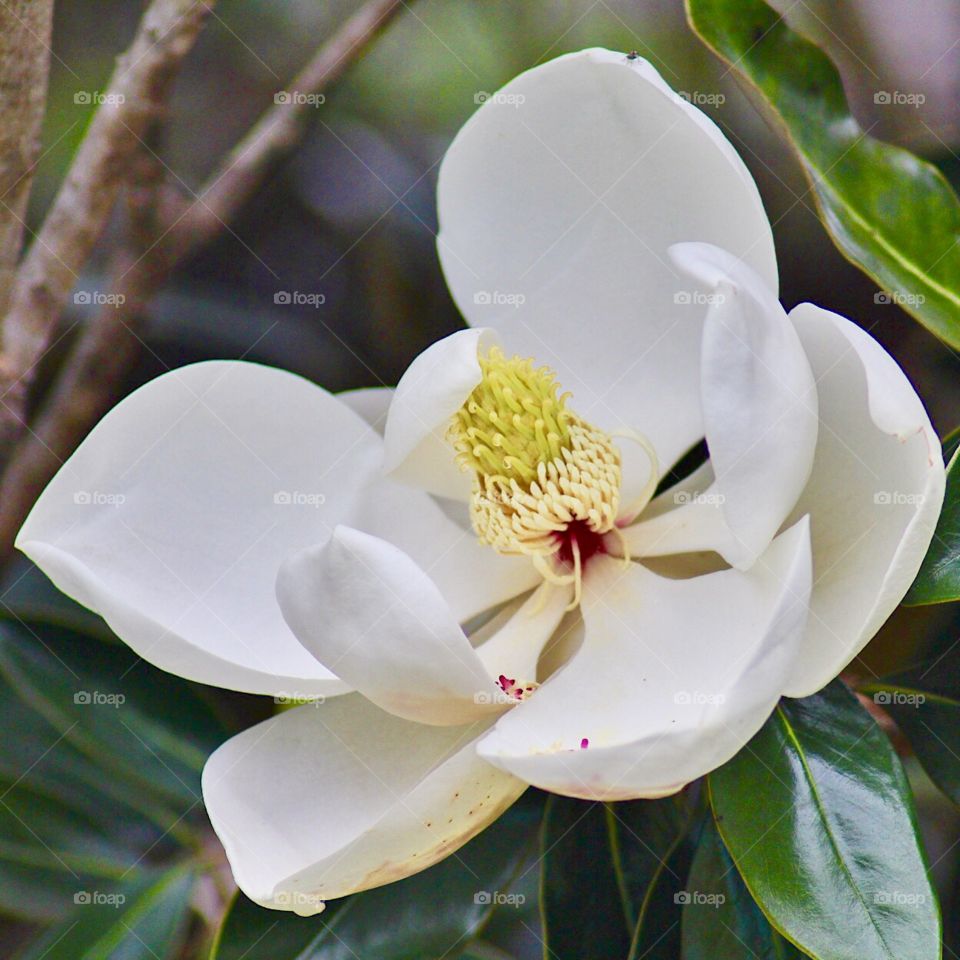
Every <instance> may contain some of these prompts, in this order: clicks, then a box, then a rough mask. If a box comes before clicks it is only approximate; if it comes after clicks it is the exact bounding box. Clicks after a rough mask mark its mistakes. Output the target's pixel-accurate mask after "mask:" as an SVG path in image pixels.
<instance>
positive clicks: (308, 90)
mask: <svg viewBox="0 0 960 960" xmlns="http://www.w3.org/2000/svg"><path fill="white" fill-rule="evenodd" d="M402 8H403V0H370V2H368V3H367V4H365V5H364V6H363V7H362V8H361V9H360V10H359V11H358V12H357V13H356V14H354V15H353V16H352V17H351V18H350V19H349V20H347V21H346V23H344V25H343V26H342V27H341V28H340V30H338V31H337V33H336V34H334V36H333V37H331V38H330V39H329V40H328V41H327V42H326V43H325V44H324V45H323V46H322V47H321V48H320V50H319V51H318V52H317V54H316V55H315V56H314V57H313V58H312V59H311V60H310V62H309V63H308V64H307V66H306V67H305V68H304V69H303V70H302V71H301V72H300V73H299V74H298V76H297V77H296V78H295V79H294V80H293V81H292V82H291V84H290V85H289V86H288V89H287V91H286V92H287V93H289V94H291V96H289V97H287V98H280V102H276V103H275V104H274V106H273V107H271V108H270V109H269V110H268V111H267V112H266V113H265V114H264V115H263V116H262V117H261V118H260V120H259V121H258V122H257V123H256V124H255V125H254V126H253V128H252V129H251V130H250V132H249V133H248V134H247V135H246V136H245V137H244V138H243V139H242V140H241V141H240V143H239V144H238V145H237V146H236V147H235V148H234V149H233V150H232V151H231V152H230V153H229V154H228V155H227V156H226V158H225V159H224V160H223V162H222V163H221V164H220V165H219V166H218V168H217V170H216V172H215V173H214V174H213V175H212V176H211V177H210V179H209V180H208V181H207V183H206V184H205V185H204V186H203V187H202V188H201V189H200V191H199V192H198V194H197V196H196V197H195V198H194V199H193V200H192V201H191V202H190V203H189V204H188V205H187V206H186V207H185V209H183V210H181V211H180V212H179V215H171V214H168V215H167V217H166V218H161V222H162V221H163V219H166V220H167V223H168V226H167V229H166V231H165V232H160V233H158V235H157V237H155V238H154V240H153V242H152V244H150V245H148V246H149V248H148V249H147V250H146V252H145V253H143V254H137V255H134V256H132V257H131V256H130V254H129V253H128V254H126V255H124V256H121V257H120V258H118V261H117V264H116V265H115V268H114V272H113V275H114V277H115V280H114V282H113V284H112V287H111V291H112V292H113V293H115V294H118V295H120V297H122V302H120V303H119V304H118V305H117V306H116V307H105V308H104V309H103V310H102V311H101V312H100V313H99V314H98V315H97V316H96V318H95V319H93V320H92V321H90V323H89V325H88V326H87V328H86V329H85V330H84V332H83V333H82V334H81V336H80V339H79V341H78V343H77V345H76V347H75V349H74V351H73V353H72V354H71V356H70V358H69V359H68V361H67V363H66V365H65V368H64V371H63V373H62V374H61V376H60V378H59V380H58V381H57V383H56V385H55V386H54V388H53V390H52V391H51V393H50V395H49V396H48V398H47V400H46V402H45V403H44V406H43V408H42V409H41V410H40V412H39V415H38V416H37V418H36V420H35V422H34V424H33V425H32V427H31V434H30V435H28V436H26V437H24V438H23V440H22V441H21V442H20V444H19V445H18V447H17V448H16V450H15V451H14V455H13V457H12V458H11V460H10V462H9V464H8V467H7V469H6V471H5V473H4V475H3V478H2V482H0V504H2V505H3V508H2V512H0V563H2V562H3V561H4V560H6V559H7V558H8V557H9V553H10V550H11V549H12V547H11V545H12V542H13V538H14V537H15V536H16V532H17V530H18V529H19V528H20V525H21V524H22V522H23V520H24V518H25V517H26V514H27V512H28V511H29V509H30V507H31V505H32V504H33V502H34V500H35V499H36V497H37V496H38V495H39V493H40V491H41V490H42V489H43V487H44V485H45V484H46V483H47V482H48V481H49V480H50V478H51V477H52V476H53V474H54V473H55V472H56V470H57V468H58V467H59V465H60V464H61V463H62V462H63V461H64V460H65V459H66V458H67V457H68V456H69V455H70V453H72V452H73V450H74V449H75V448H76V446H77V444H78V443H79V441H80V440H81V439H82V438H83V436H84V435H85V434H86V432H87V431H88V430H89V429H90V428H91V427H92V426H93V424H94V423H95V422H96V421H97V419H98V418H99V417H100V416H102V415H103V413H105V412H106V410H107V409H108V408H109V405H110V403H111V402H112V400H113V399H114V397H115V392H116V390H117V388H118V385H119V384H120V383H121V382H122V379H123V376H124V374H125V373H126V371H127V370H128V369H129V367H130V365H131V364H132V362H133V361H134V359H135V358H136V356H137V353H138V348H139V339H138V337H139V334H140V332H141V329H142V325H143V318H144V312H145V308H146V306H147V304H148V302H149V301H150V299H151V298H152V297H153V296H154V294H155V293H156V292H157V291H158V290H159V289H160V288H161V287H162V286H163V284H164V283H165V282H166V280H167V279H168V277H169V276H170V274H171V273H172V272H173V270H174V269H175V268H176V267H177V265H178V264H180V263H182V262H183V261H184V260H185V259H186V258H187V257H189V256H190V255H191V254H193V253H195V252H196V251H197V250H198V249H199V248H200V247H202V246H203V245H204V244H206V243H208V242H209V241H210V240H211V239H212V238H213V237H214V236H216V234H217V233H218V232H219V231H220V230H221V229H223V227H224V225H225V224H226V223H227V222H228V221H229V220H230V219H232V218H233V217H234V215H235V214H236V212H237V211H238V210H239V209H240V207H242V205H243V204H244V202H245V201H246V200H247V199H248V198H249V197H250V196H251V195H252V194H253V193H254V191H255V190H256V189H257V187H258V186H259V185H260V183H262V181H263V179H264V178H265V177H266V175H267V174H268V173H269V171H270V170H271V169H272V167H273V166H274V164H275V163H276V162H277V161H278V160H279V159H280V158H281V157H283V156H284V155H285V154H287V153H289V152H290V151H291V150H293V149H294V147H296V145H297V143H298V142H299V140H300V136H301V133H302V130H303V128H304V125H305V122H306V118H307V115H308V111H309V110H310V109H311V108H310V106H309V105H308V104H307V103H306V101H305V100H304V98H303V96H302V95H309V94H317V93H321V92H323V90H324V89H325V88H328V87H329V85H330V84H332V83H333V82H335V81H336V80H337V79H339V77H340V76H341V75H342V74H343V73H344V72H345V71H346V69H347V68H348V67H349V66H350V65H351V64H352V63H353V62H355V60H356V59H357V58H358V57H359V55H360V54H361V53H362V52H363V51H364V50H365V49H366V48H367V46H368V45H369V44H370V43H371V42H372V41H373V40H374V38H375V37H376V36H378V34H379V33H380V31H381V30H382V29H383V28H384V27H385V26H386V25H387V23H388V22H389V21H390V19H391V18H392V17H393V16H394V15H395V14H397V13H398V12H399V11H400V10H401V9H402ZM293 94H299V95H301V96H293ZM117 299H119V297H118V298H117Z"/></svg>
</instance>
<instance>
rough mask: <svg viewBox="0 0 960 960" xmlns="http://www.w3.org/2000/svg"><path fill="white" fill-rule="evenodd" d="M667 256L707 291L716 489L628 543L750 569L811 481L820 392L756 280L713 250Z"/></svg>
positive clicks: (706, 404) (689, 246)
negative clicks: (706, 555)
mask: <svg viewBox="0 0 960 960" xmlns="http://www.w3.org/2000/svg"><path fill="white" fill-rule="evenodd" d="M670 253H671V256H672V257H673V259H674V261H675V262H676V263H677V265H678V267H680V268H681V269H682V270H683V271H684V272H685V273H688V274H689V275H690V276H692V277H694V278H695V279H696V280H697V281H698V282H699V283H700V284H701V285H702V287H703V288H704V289H706V290H708V291H709V293H708V294H707V297H708V299H709V301H710V306H709V311H708V314H707V320H706V323H705V324H704V332H703V349H702V355H701V367H702V372H701V393H702V397H703V417H704V426H705V428H706V439H707V446H708V448H709V450H710V464H711V469H712V470H713V473H714V482H713V484H712V485H711V486H710V488H709V489H708V490H706V491H704V492H703V493H702V494H700V495H698V496H691V497H689V498H688V499H687V500H686V501H685V502H684V500H683V499H680V500H679V501H678V502H679V503H680V504H682V505H681V508H680V509H678V510H675V511H673V512H671V513H668V514H666V515H663V516H660V517H659V518H657V519H654V520H651V521H650V523H649V526H647V525H645V524H644V523H643V522H641V523H640V524H639V525H638V528H636V529H634V530H632V531H631V533H630V542H631V546H632V547H634V548H635V549H636V551H637V554H638V555H647V556H652V555H663V554H669V553H681V552H687V551H693V550H705V549H711V550H715V551H716V552H717V553H719V554H720V555H721V556H722V557H723V558H724V559H725V560H727V562H728V563H730V564H732V565H733V566H735V567H738V568H740V569H747V568H749V567H750V566H751V565H752V564H753V563H754V561H755V560H756V558H757V557H758V556H759V555H760V554H761V553H763V551H764V550H766V548H767V547H768V546H769V544H770V542H771V541H772V540H773V538H774V536H776V534H777V531H778V530H779V529H780V528H781V526H782V525H783V522H784V520H785V519H786V518H787V517H788V516H789V515H790V513H791V511H792V510H793V508H794V506H795V505H796V502H797V498H798V497H799V496H800V493H801V491H802V490H803V489H804V487H805V486H806V483H807V479H808V478H809V476H810V470H811V468H812V466H813V455H814V449H815V447H816V443H817V426H818V420H817V388H816V384H815V383H814V379H813V373H812V372H811V370H810V363H809V362H808V360H807V356H806V353H805V352H804V349H803V346H802V344H801V343H800V339H799V337H798V336H797V333H796V331H795V329H794V327H793V324H791V322H790V321H789V320H788V318H787V315H786V313H785V312H784V309H783V307H781V306H780V303H779V301H778V300H777V297H776V294H775V293H774V292H773V291H772V290H770V289H768V288H767V287H766V286H765V285H764V283H763V281H762V279H761V278H760V277H759V276H757V275H756V273H754V271H753V270H751V269H750V268H749V267H748V266H747V265H746V264H744V263H743V262H742V261H738V260H737V259H736V258H735V257H733V256H731V255H730V254H729V253H727V252H726V251H724V250H721V249H719V248H718V247H713V246H710V245H708V244H702V243H685V244H679V245H677V246H675V247H673V248H671V251H670ZM718 514H719V516H718Z"/></svg>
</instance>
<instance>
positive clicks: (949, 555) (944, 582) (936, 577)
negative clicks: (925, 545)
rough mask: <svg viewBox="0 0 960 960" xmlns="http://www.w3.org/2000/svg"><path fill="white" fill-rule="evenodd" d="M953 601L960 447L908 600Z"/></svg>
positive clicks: (959, 572) (959, 582)
mask: <svg viewBox="0 0 960 960" xmlns="http://www.w3.org/2000/svg"><path fill="white" fill-rule="evenodd" d="M949 440H950V438H948V442H949ZM949 600H960V450H957V451H955V452H954V454H953V459H952V460H951V461H950V463H949V465H948V466H947V492H946V496H945V498H944V501H943V510H942V511H941V512H940V519H939V520H938V521H937V529H936V531H935V532H934V534H933V540H932V541H931V543H930V549H929V550H928V551H927V555H926V556H925V557H924V558H923V564H922V565H921V567H920V572H919V573H918V574H917V579H916V580H914V582H913V586H912V587H911V588H910V592H909V593H908V594H907V596H906V599H905V600H904V602H905V603H908V604H924V603H944V602H946V601H949Z"/></svg>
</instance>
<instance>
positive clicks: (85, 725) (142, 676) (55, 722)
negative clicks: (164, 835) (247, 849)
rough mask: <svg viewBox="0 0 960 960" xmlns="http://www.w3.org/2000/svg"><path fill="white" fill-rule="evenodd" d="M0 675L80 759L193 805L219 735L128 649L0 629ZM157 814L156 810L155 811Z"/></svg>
mask: <svg viewBox="0 0 960 960" xmlns="http://www.w3.org/2000/svg"><path fill="white" fill-rule="evenodd" d="M0 674H2V675H3V677H4V678H5V679H6V680H7V682H8V683H9V684H10V685H11V687H13V688H14V689H15V690H16V691H17V693H18V694H19V695H20V696H21V698H23V699H24V700H26V701H27V702H28V703H29V704H30V705H31V706H33V707H34V708H35V709H36V710H37V711H38V712H40V713H41V714H42V715H43V716H44V717H45V718H46V719H47V721H48V722H49V723H50V724H51V725H52V726H54V727H55V728H56V729H57V730H58V731H59V732H62V733H63V736H64V738H65V739H66V740H68V741H69V742H70V743H71V744H72V745H74V746H75V747H76V748H77V749H78V750H79V751H80V752H81V753H84V754H86V755H87V756H88V757H90V758H92V759H95V760H96V761H97V762H98V763H102V764H103V765H105V766H106V767H107V768H109V769H111V770H112V771H113V773H114V775H115V776H116V777H117V778H118V780H119V781H120V782H122V783H124V784H126V785H127V786H128V787H129V789H130V790H131V791H138V790H142V789H146V790H147V791H148V792H149V793H150V794H152V795H156V796H161V797H163V798H164V799H165V800H166V801H168V802H171V801H172V802H175V803H176V807H177V813H176V816H177V817H179V816H180V815H181V814H182V813H183V812H184V810H183V804H184V803H186V804H187V805H190V804H193V803H197V804H199V803H200V772H201V770H202V768H203V764H204V761H205V760H206V758H207V756H209V754H210V752H211V751H212V750H213V749H214V748H215V747H216V746H218V745H219V744H220V743H221V742H222V741H223V739H225V737H226V731H225V730H224V729H223V727H222V726H221V725H220V723H219V721H218V720H217V719H216V718H215V717H214V716H213V714H212V713H211V712H210V710H209V708H208V707H207V705H206V704H205V703H204V702H203V701H202V700H200V699H199V698H198V697H197V696H196V695H194V694H193V693H192V688H191V686H190V685H189V684H187V683H186V682H184V681H182V680H179V679H177V678H175V677H172V676H170V675H169V674H165V673H163V672H162V671H159V670H155V669H153V668H150V667H148V666H147V665H146V664H145V663H144V662H143V661H141V660H140V659H139V658H138V657H137V656H136V655H135V654H133V653H132V651H130V650H129V649H128V648H126V647H122V646H116V645H108V644H103V643H99V642H97V641H94V640H89V639H87V638H85V637H80V636H77V635H74V634H67V633H65V632H63V631H56V630H47V631H45V632H44V634H43V636H42V640H41V642H37V640H36V639H34V637H32V636H30V635H24V633H23V632H22V631H17V630H16V629H14V628H13V627H11V626H9V625H6V624H4V625H0ZM158 809H159V808H158Z"/></svg>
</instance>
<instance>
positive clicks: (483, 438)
mask: <svg viewBox="0 0 960 960" xmlns="http://www.w3.org/2000/svg"><path fill="white" fill-rule="evenodd" d="M480 367H481V370H482V373H483V379H482V380H481V382H480V383H479V384H478V385H477V387H476V388H475V389H474V390H473V392H472V393H471V394H470V396H469V397H468V398H467V401H466V403H464V405H463V406H462V407H461V408H460V410H458V411H457V413H456V414H455V415H454V417H453V421H452V423H451V426H450V433H449V438H450V440H451V442H452V443H453V445H454V447H455V448H456V451H457V461H458V462H459V463H460V465H461V466H462V467H463V468H464V469H465V470H471V471H472V472H473V474H474V488H473V497H472V498H471V503H470V516H471V520H472V522H473V527H474V529H475V530H476V532H477V535H478V537H479V538H480V540H481V542H483V543H486V544H489V545H490V546H492V547H494V548H495V549H496V550H498V551H499V552H501V553H509V554H517V553H519V554H527V555H530V556H532V557H533V558H534V560H535V561H538V560H539V561H540V563H538V566H540V565H541V563H542V562H543V560H544V559H545V558H547V557H549V556H550V555H552V554H553V553H555V552H556V551H557V550H558V549H559V546H560V542H561V541H560V539H559V538H558V537H557V536H556V535H557V534H558V533H561V532H562V531H564V530H565V529H566V528H567V527H568V526H569V525H570V524H571V523H574V522H576V521H580V522H583V523H585V524H586V525H587V526H588V527H589V528H590V530H592V531H593V532H594V533H598V534H603V533H607V532H608V531H610V530H613V529H614V524H615V521H616V518H617V509H618V505H619V500H620V452H619V450H618V449H617V448H616V447H615V446H614V444H613V441H612V440H611V439H610V437H609V436H608V435H607V434H605V433H604V432H603V431H601V430H598V429H596V428H595V427H592V426H590V425H589V424H588V423H586V422H584V421H583V420H581V419H580V418H579V417H577V416H576V415H575V414H574V413H572V412H571V411H570V410H568V409H567V406H566V400H567V396H568V395H567V394H565V395H560V394H559V388H558V386H557V384H556V380H555V376H554V374H553V373H552V371H550V370H549V369H547V368H544V367H535V366H534V365H533V362H532V361H531V360H522V359H520V358H519V357H512V358H509V359H508V358H507V357H506V356H504V354H503V352H502V351H501V350H499V349H498V348H496V347H493V348H491V349H490V351H489V352H488V353H487V355H486V356H485V357H481V358H480Z"/></svg>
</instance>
